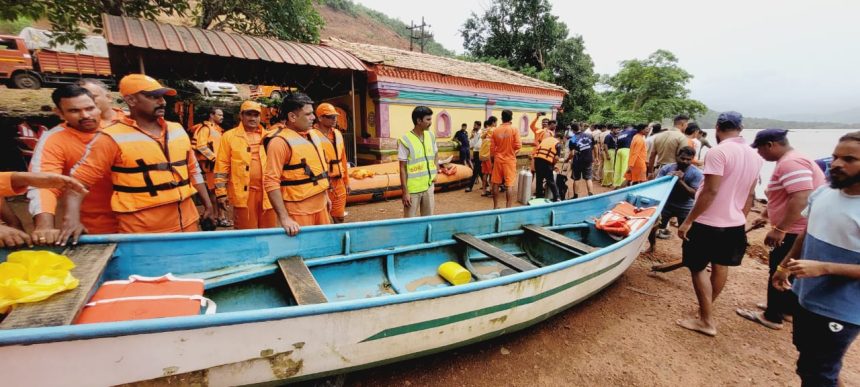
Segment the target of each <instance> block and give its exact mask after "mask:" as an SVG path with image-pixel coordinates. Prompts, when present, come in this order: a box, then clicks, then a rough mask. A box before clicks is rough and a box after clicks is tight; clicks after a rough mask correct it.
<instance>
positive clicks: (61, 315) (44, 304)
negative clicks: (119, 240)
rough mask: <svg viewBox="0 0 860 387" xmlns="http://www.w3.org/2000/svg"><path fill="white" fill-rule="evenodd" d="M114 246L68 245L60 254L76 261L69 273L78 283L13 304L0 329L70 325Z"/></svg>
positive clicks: (87, 297)
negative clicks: (72, 286) (47, 296)
mask: <svg viewBox="0 0 860 387" xmlns="http://www.w3.org/2000/svg"><path fill="white" fill-rule="evenodd" d="M115 250H116V244H115V243H108V244H83V245H79V246H75V247H69V248H67V249H66V250H65V251H63V255H65V256H67V257H69V259H71V260H72V262H74V263H75V268H74V269H72V275H73V276H74V277H75V278H77V279H78V287H76V288H74V289H71V290H67V291H64V292H61V293H57V294H54V295H53V296H51V297H49V298H48V299H46V300H43V301H38V302H30V303H25V304H19V305H15V306H14V307H13V309H12V311H11V312H9V315H8V316H6V318H5V319H4V320H3V322H2V323H0V329H15V328H38V327H52V326H59V325H69V324H71V323H72V322H73V321H75V319H76V318H77V317H78V314H79V313H80V312H81V309H82V308H83V306H84V304H86V303H87V301H89V299H90V297H92V295H93V293H95V287H96V284H97V283H98V281H99V278H101V276H102V273H104V270H105V267H106V266H107V263H108V261H109V260H110V258H111V257H112V256H113V253H114V251H115Z"/></svg>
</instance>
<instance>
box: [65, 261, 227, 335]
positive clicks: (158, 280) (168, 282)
mask: <svg viewBox="0 0 860 387" xmlns="http://www.w3.org/2000/svg"><path fill="white" fill-rule="evenodd" d="M201 306H205V307H207V308H206V314H213V313H215V310H216V306H215V303H214V302H212V300H210V299H208V298H205V297H203V280H202V279H195V278H177V277H174V276H173V275H172V274H169V273H168V274H166V275H164V276H161V277H141V276H137V275H132V276H130V277H128V280H119V281H107V282H105V283H103V284H102V286H101V287H99V290H97V291H96V294H95V295H93V297H92V299H90V302H89V303H87V304H86V305H84V309H83V310H82V311H81V314H80V315H79V316H78V318H77V319H76V320H75V324H90V323H99V322H111V321H127V320H145V319H151V318H162V317H178V316H196V315H198V314H200V307H201Z"/></svg>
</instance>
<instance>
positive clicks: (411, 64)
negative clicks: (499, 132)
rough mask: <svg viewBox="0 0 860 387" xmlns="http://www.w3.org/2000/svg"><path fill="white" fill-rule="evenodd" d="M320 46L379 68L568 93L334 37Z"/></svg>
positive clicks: (487, 67) (469, 65)
mask: <svg viewBox="0 0 860 387" xmlns="http://www.w3.org/2000/svg"><path fill="white" fill-rule="evenodd" d="M322 44H324V45H326V46H329V47H334V48H339V49H341V50H344V51H347V52H349V53H351V54H352V55H355V56H356V57H358V58H359V59H361V60H363V61H365V62H368V63H373V64H378V65H385V66H391V67H399V68H405V69H412V70H419V71H427V72H433V73H439V74H444V75H449V76H454V77H460V78H468V79H475V80H479V81H485V82H494V83H501V84H509V85H518V86H525V87H533V88H539V89H548V90H555V91H562V92H565V93H566V92H567V90H565V88H563V87H561V86H558V85H556V84H553V83H549V82H544V81H541V80H539V79H535V78H532V77H529V76H525V75H523V74H520V73H518V72H516V71H511V70H508V69H503V68H501V67H498V66H493V65H491V64H488V63H479V62H467V61H463V60H459V59H453V58H446V57H442V56H436V55H430V54H424V53H420V52H412V51H406V50H400V49H396V48H390V47H383V46H375V45H372V44H364V43H352V42H347V41H345V40H341V39H337V38H331V39H327V40H324V41H323V42H322Z"/></svg>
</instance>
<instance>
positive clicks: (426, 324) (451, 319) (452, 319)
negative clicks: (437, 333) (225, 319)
mask: <svg viewBox="0 0 860 387" xmlns="http://www.w3.org/2000/svg"><path fill="white" fill-rule="evenodd" d="M624 259H626V258H622V259H620V260H618V261H617V262H615V263H613V264H611V265H609V266H607V267H605V268H603V269H600V270H598V271H596V272H594V273H591V274H589V275H586V276H584V277H582V278H578V279H575V280H573V281H571V282H568V283H566V284H564V285H561V286H559V287H556V288H554V289H550V290H547V291H545V292H543V293H540V294H535V295H534V296H531V297H526V298H521V299H518V300H514V301H511V302H506V303H504V304H499V305H495V306H490V307H487V308H483V309H478V310H473V311H471V312H466V313H460V314H455V315H453V316H447V317H442V318H437V319H435V320H427V321H422V322H419V323H414V324H409V325H401V326H399V327H394V328H388V329H386V330H383V331H382V332H379V333H377V334H375V335H373V336H370V337H368V338H366V339H364V340H362V341H361V342H362V343H363V342H366V341H373V340H379V339H384V338H386V337H392V336H398V335H403V334H406V333H412V332H417V331H422V330H425V329H430V328H436V327H440V326H443V325H448V324H453V323H456V322H460V321H463V320H468V319H472V318H475V317H480V316H484V315H488V314H491V313H496V312H501V311H503V310H507V309H511V308H515V307H517V306H521V305H528V304H531V303H533V302H535V301H539V300H542V299H544V298H547V297H549V296H552V295H555V294H558V293H561V292H563V291H565V290H567V289H570V288H572V287H574V286H576V285H579V284H581V283H583V282H586V281H588V280H590V279H593V278H595V277H598V276H600V275H601V274H603V273H606V272H608V271H610V270H612V269H614V268H616V267H617V266H618V265H620V264H621V263H622V262H624Z"/></svg>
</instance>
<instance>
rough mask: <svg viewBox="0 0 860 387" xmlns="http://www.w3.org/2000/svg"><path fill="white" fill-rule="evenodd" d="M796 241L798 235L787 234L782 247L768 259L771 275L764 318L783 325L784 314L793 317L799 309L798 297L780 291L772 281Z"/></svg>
mask: <svg viewBox="0 0 860 387" xmlns="http://www.w3.org/2000/svg"><path fill="white" fill-rule="evenodd" d="M795 240H797V234H785V239H783V241H782V245H780V246H778V247H777V248H775V249H773V251H771V252H770V257H769V259H768V263H769V265H768V266H770V275H768V277H767V310H765V311H764V318H766V319H767V320H768V321H772V322H775V323H782V316H783V315H784V314H792V315H793V314H794V311H795V310H796V309H797V307H798V304H797V295H796V294H794V292H792V291H790V290H789V291H785V292H783V291H780V290H778V289H777V288H775V287H773V281H771V280H770V279H771V277H773V273H776V268H777V267H779V263H780V262H782V260H783V259H785V256H786V255H788V252H789V250H791V246H792V245H794V241H795Z"/></svg>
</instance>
